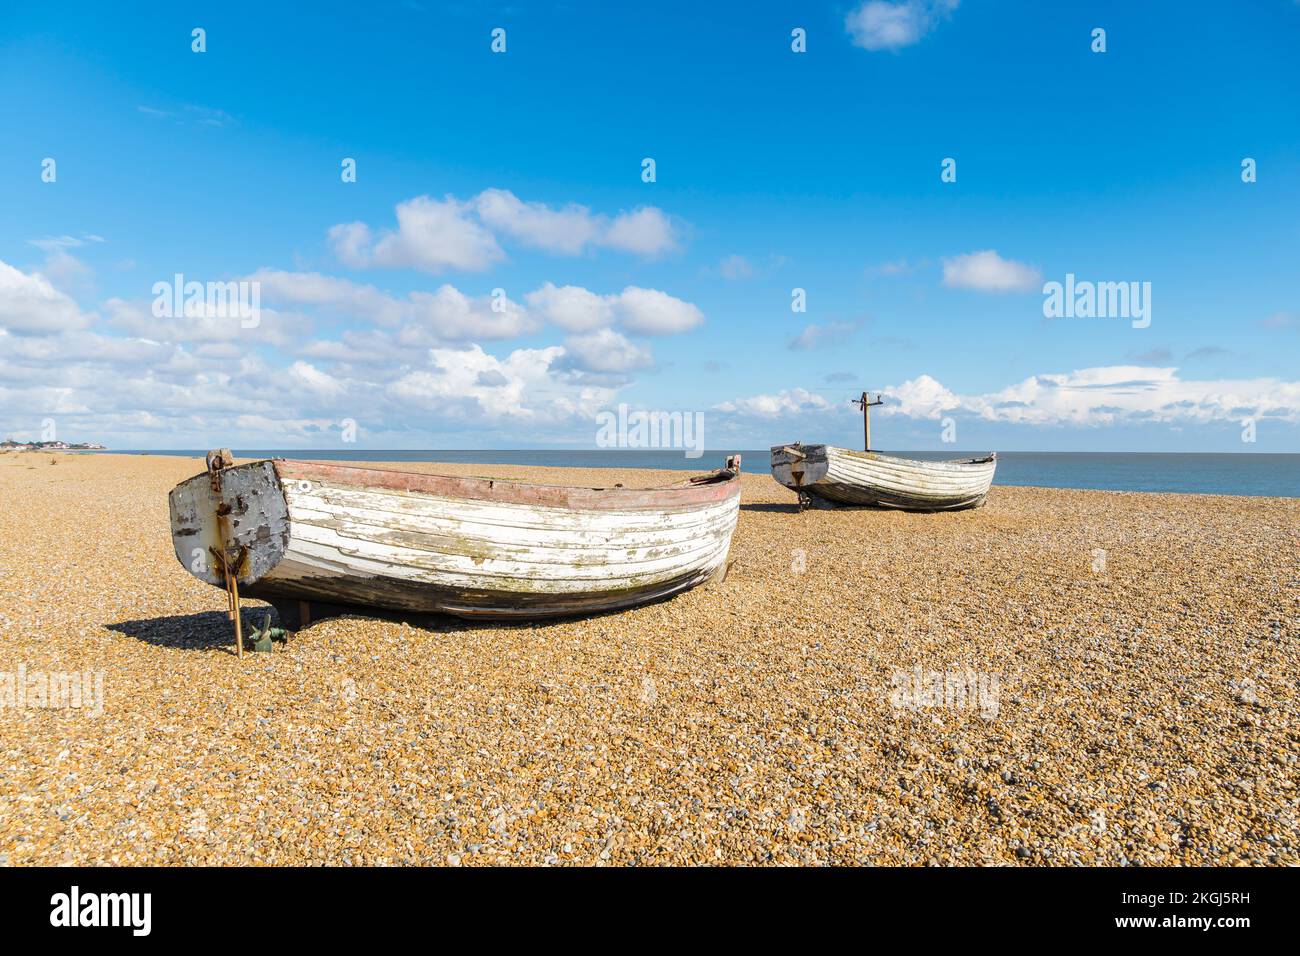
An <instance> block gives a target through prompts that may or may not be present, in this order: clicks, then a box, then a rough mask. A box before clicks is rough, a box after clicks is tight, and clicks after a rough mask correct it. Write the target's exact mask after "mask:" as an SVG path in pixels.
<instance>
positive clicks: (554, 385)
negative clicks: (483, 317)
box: [387, 345, 614, 423]
mask: <svg viewBox="0 0 1300 956" xmlns="http://www.w3.org/2000/svg"><path fill="white" fill-rule="evenodd" d="M563 356H564V349H563V348H560V347H559V346H551V347H549V348H545V349H516V350H515V351H513V352H511V353H510V354H509V355H508V356H507V357H506V358H505V359H499V358H497V357H496V356H494V355H490V354H488V353H487V352H484V351H483V349H482V348H480V347H479V346H477V345H472V346H470V347H468V348H464V349H431V350H430V351H429V360H430V368H427V369H423V368H422V369H417V370H414V371H410V372H408V373H406V374H405V375H403V376H402V377H401V378H399V379H397V380H396V381H394V382H392V383H391V384H390V385H389V386H388V388H387V392H388V394H389V395H390V396H391V397H393V398H395V399H397V400H399V401H400V402H402V403H403V404H404V405H415V406H417V407H423V408H427V409H429V410H431V411H435V412H436V413H437V414H438V415H439V416H443V417H447V418H452V419H469V420H474V419H487V420H500V419H505V418H509V419H517V420H524V421H531V422H534V423H538V422H546V421H557V420H564V419H568V418H571V417H574V416H579V417H582V418H587V419H592V418H594V416H595V414H596V412H597V411H599V410H600V409H601V408H602V407H604V406H605V405H606V404H608V402H609V400H610V398H611V397H612V396H613V394H614V392H613V390H612V389H608V388H599V387H592V386H587V385H580V386H575V385H571V384H567V383H566V382H565V381H564V379H563V377H562V376H560V375H558V374H557V371H556V369H555V368H554V366H556V365H557V363H558V362H559V360H560V359H561V358H562V357H563Z"/></svg>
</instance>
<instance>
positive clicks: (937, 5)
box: [844, 0, 960, 50]
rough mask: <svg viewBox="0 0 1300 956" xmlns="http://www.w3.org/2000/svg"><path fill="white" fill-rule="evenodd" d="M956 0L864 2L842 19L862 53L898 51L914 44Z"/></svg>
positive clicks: (951, 8) (854, 43) (879, 0)
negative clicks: (865, 51)
mask: <svg viewBox="0 0 1300 956" xmlns="http://www.w3.org/2000/svg"><path fill="white" fill-rule="evenodd" d="M959 2H960V0H896V2H889V0H868V2H867V3H863V4H861V5H859V6H857V7H855V8H854V9H853V10H851V11H849V14H848V16H847V17H845V18H844V28H845V29H846V30H847V31H848V33H849V37H850V39H851V41H852V43H853V45H854V46H858V47H862V48H863V49H864V50H900V49H902V48H903V47H905V46H911V45H912V44H913V43H917V42H918V41H920V40H921V38H922V37H924V36H925V35H926V34H927V33H929V32H930V31H931V30H932V29H933V28H934V27H935V26H936V25H937V23H938V22H939V20H941V19H943V18H944V17H946V16H947V15H948V14H949V13H951V12H952V11H953V10H955V9H957V5H958V3H959Z"/></svg>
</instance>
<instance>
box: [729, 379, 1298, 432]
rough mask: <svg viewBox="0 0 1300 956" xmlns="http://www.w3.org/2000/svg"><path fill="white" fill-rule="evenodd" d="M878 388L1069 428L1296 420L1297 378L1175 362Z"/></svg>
mask: <svg viewBox="0 0 1300 956" xmlns="http://www.w3.org/2000/svg"><path fill="white" fill-rule="evenodd" d="M881 391H882V392H883V393H884V396H885V404H884V405H883V406H882V407H880V408H879V409H877V410H876V411H877V413H878V414H883V415H901V416H904V417H907V418H921V419H937V418H939V417H940V416H942V415H948V414H953V413H962V414H966V415H974V416H978V417H979V418H982V419H984V420H986V421H990V422H1004V423H1010V424H1018V425H1032V426H1072V427H1096V426H1107V425H1140V424H1152V423H1159V424H1176V423H1191V424H1208V423H1212V422H1235V423H1239V422H1240V421H1241V420H1242V419H1243V418H1247V417H1251V418H1256V419H1275V420H1280V421H1285V422H1290V423H1297V422H1300V381H1291V382H1287V381H1281V380H1279V379H1273V378H1255V379H1206V380H1195V379H1182V378H1179V376H1178V370H1177V369H1176V368H1151V367H1145V366H1136V365H1116V366H1104V367H1098V368H1085V369H1076V370H1074V371H1072V372H1064V373H1055V374H1043V375H1032V376H1030V377H1029V378H1026V379H1024V380H1023V381H1020V382H1017V383H1015V384H1013V385H1009V386H1007V387H1006V388H1003V389H1000V390H998V391H996V392H988V393H984V394H975V395H960V394H957V393H955V392H952V391H951V390H949V389H948V388H946V387H944V386H943V385H942V384H941V383H940V382H938V381H936V380H935V379H934V378H932V377H931V376H929V375H919V376H917V377H916V378H913V379H910V380H908V381H905V382H903V383H902V384H901V385H895V386H891V387H889V388H885V389H882V390H881ZM844 407H845V408H848V407H849V406H847V405H845V406H844ZM716 409H717V410H718V411H722V412H733V413H736V414H739V415H749V416H752V417H755V418H767V419H770V418H794V417H798V416H800V415H806V414H809V413H815V412H822V411H827V410H829V411H837V412H843V409H841V408H839V406H838V405H832V404H830V403H827V402H826V401H825V400H823V399H821V398H820V396H818V395H814V394H812V393H810V392H806V391H804V390H803V389H791V390H789V391H783V392H780V393H778V394H776V395H755V396H752V397H750V398H742V399H736V400H734V401H730V402H724V403H722V404H721V405H718V406H716Z"/></svg>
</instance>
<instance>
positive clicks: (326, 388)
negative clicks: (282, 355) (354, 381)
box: [288, 362, 346, 398]
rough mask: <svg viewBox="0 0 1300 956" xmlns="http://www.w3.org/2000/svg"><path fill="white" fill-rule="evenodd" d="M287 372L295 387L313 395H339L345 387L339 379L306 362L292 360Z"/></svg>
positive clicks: (329, 396) (330, 396)
mask: <svg viewBox="0 0 1300 956" xmlns="http://www.w3.org/2000/svg"><path fill="white" fill-rule="evenodd" d="M288 374H289V378H290V379H291V380H292V381H293V383H294V385H295V386H296V387H298V388H300V389H304V390H306V391H308V392H311V393H312V394H315V395H322V396H325V397H328V398H333V397H336V396H338V395H341V394H342V393H343V392H344V391H345V389H346V386H345V385H344V384H343V382H341V381H340V380H339V379H337V378H335V377H334V376H333V375H330V374H329V373H328V372H322V371H321V370H320V369H318V368H316V366H314V365H311V364H309V363H307V362H294V363H293V364H292V365H290V366H289V373H288Z"/></svg>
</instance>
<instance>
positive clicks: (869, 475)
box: [772, 444, 997, 511]
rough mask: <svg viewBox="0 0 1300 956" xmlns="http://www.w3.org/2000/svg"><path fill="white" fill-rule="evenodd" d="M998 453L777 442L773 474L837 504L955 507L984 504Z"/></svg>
mask: <svg viewBox="0 0 1300 956" xmlns="http://www.w3.org/2000/svg"><path fill="white" fill-rule="evenodd" d="M996 468H997V456H996V455H990V456H989V457H988V458H985V459H966V460H962V461H921V460H919V459H913V458H898V457H896V456H893V455H883V454H881V453H880V452H874V451H873V452H858V451H850V450H849V449H846V448H837V447H835V446H834V445H797V444H796V445H776V446H774V447H773V448H772V477H773V478H775V479H776V480H777V481H778V482H780V483H781V484H783V485H785V486H786V487H787V488H790V489H791V490H794V491H801V492H805V493H807V494H810V495H814V496H816V497H818V498H821V499H823V500H825V501H829V502H832V503H834V504H848V505H867V506H875V507H883V508H899V509H903V510H908V511H951V510H956V509H959V508H975V507H978V506H980V505H982V504H983V503H984V500H985V497H986V496H987V495H988V491H989V486H990V485H991V484H992V482H993V473H994V470H995V469H996Z"/></svg>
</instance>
